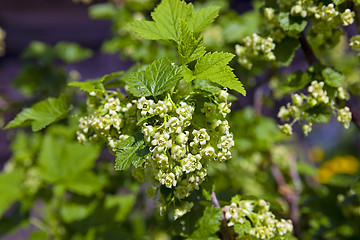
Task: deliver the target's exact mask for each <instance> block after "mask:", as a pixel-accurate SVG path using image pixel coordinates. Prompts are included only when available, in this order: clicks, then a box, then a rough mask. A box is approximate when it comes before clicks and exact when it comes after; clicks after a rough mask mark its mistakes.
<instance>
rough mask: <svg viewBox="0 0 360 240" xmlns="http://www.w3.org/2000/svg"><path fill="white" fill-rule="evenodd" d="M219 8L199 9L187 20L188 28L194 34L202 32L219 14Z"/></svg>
mask: <svg viewBox="0 0 360 240" xmlns="http://www.w3.org/2000/svg"><path fill="white" fill-rule="evenodd" d="M219 10H220V7H218V6H209V7H206V8H202V9H199V10H197V11H195V12H194V14H193V15H192V16H191V17H190V19H189V26H190V28H191V30H192V31H193V32H194V33H199V32H201V31H203V30H204V29H205V28H206V27H207V26H208V25H209V24H210V23H212V22H213V21H214V20H215V18H216V17H217V16H218V14H219Z"/></svg>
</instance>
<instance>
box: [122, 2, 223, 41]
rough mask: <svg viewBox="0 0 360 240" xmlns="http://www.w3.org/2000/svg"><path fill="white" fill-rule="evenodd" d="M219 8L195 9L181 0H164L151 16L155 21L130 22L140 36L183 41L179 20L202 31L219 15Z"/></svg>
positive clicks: (193, 28) (193, 29) (192, 28)
mask: <svg viewBox="0 0 360 240" xmlns="http://www.w3.org/2000/svg"><path fill="white" fill-rule="evenodd" d="M218 11H219V8H218V7H213V6H212V7H208V8H205V9H201V10H197V11H194V7H193V5H192V4H191V3H189V4H186V2H184V1H180V0H164V1H161V3H160V4H159V5H158V6H157V7H156V8H155V10H154V12H152V14H151V17H152V18H153V20H154V21H146V20H141V21H136V22H132V23H130V24H129V27H131V28H132V29H133V30H134V31H135V32H136V33H137V34H138V35H139V36H140V37H142V38H145V39H150V40H173V41H175V42H176V43H180V42H181V39H182V37H181V35H180V29H179V28H181V26H179V22H180V21H181V20H183V21H185V22H186V23H188V26H189V28H190V29H191V31H193V32H194V33H198V32H201V31H202V30H204V29H205V27H206V26H207V25H209V24H210V23H211V22H213V21H214V19H215V18H216V17H217V14H218Z"/></svg>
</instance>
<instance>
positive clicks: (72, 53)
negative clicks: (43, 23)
mask: <svg viewBox="0 0 360 240" xmlns="http://www.w3.org/2000/svg"><path fill="white" fill-rule="evenodd" d="M54 50H55V53H56V55H57V56H58V58H59V59H61V60H63V61H64V62H66V63H75V62H79V61H82V60H84V59H86V58H89V57H91V55H92V52H91V50H89V49H84V48H82V47H81V46H80V45H79V44H76V43H67V42H59V43H57V44H56V45H55V47H54Z"/></svg>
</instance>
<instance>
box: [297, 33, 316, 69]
mask: <svg viewBox="0 0 360 240" xmlns="http://www.w3.org/2000/svg"><path fill="white" fill-rule="evenodd" d="M299 41H300V44H301V48H302V50H303V52H304V54H305V58H306V60H307V62H308V63H309V65H312V64H313V63H316V62H319V60H318V59H317V58H316V56H315V54H314V52H313V50H312V48H311V46H310V44H309V43H308V41H307V40H306V37H305V33H304V32H301V33H300V37H299Z"/></svg>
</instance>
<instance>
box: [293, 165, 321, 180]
mask: <svg viewBox="0 0 360 240" xmlns="http://www.w3.org/2000/svg"><path fill="white" fill-rule="evenodd" d="M297 169H298V172H299V173H300V174H302V175H305V176H311V177H314V178H316V176H317V169H316V167H315V166H313V165H311V164H310V163H307V162H297Z"/></svg>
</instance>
